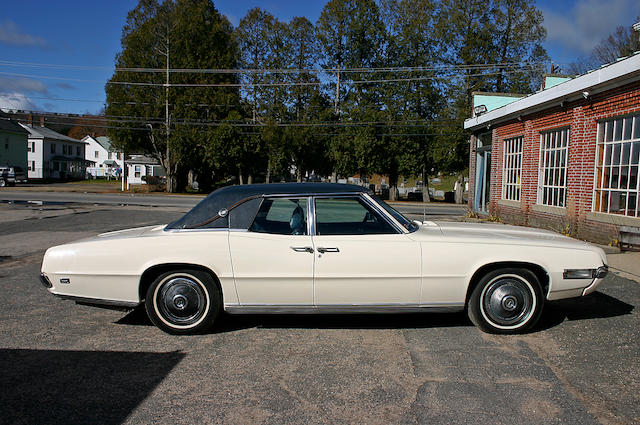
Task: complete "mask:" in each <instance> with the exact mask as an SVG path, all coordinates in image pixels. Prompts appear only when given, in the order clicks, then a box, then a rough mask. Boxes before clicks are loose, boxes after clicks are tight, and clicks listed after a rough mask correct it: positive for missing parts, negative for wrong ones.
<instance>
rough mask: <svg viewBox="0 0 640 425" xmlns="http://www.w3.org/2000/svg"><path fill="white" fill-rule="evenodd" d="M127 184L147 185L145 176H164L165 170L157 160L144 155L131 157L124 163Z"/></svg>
mask: <svg viewBox="0 0 640 425" xmlns="http://www.w3.org/2000/svg"><path fill="white" fill-rule="evenodd" d="M126 164H127V176H128V180H129V184H147V182H145V181H144V180H143V177H145V176H157V177H162V176H165V175H166V174H165V170H164V167H163V166H162V165H160V163H159V162H158V160H157V159H155V158H151V157H148V156H145V155H131V157H130V158H128V159H127V161H126Z"/></svg>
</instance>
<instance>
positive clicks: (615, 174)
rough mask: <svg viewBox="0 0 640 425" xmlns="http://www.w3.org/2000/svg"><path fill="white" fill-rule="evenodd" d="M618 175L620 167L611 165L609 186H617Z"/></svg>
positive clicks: (613, 187) (615, 187)
mask: <svg viewBox="0 0 640 425" xmlns="http://www.w3.org/2000/svg"><path fill="white" fill-rule="evenodd" d="M619 177H620V168H618V167H612V168H611V188H612V189H617V188H618V178H619Z"/></svg>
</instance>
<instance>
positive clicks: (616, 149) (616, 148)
mask: <svg viewBox="0 0 640 425" xmlns="http://www.w3.org/2000/svg"><path fill="white" fill-rule="evenodd" d="M613 165H620V143H616V144H614V145H613Z"/></svg>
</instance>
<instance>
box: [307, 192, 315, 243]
mask: <svg viewBox="0 0 640 425" xmlns="http://www.w3.org/2000/svg"><path fill="white" fill-rule="evenodd" d="M307 231H308V233H309V236H315V234H316V203H315V202H314V200H313V197H312V196H309V197H308V198H307Z"/></svg>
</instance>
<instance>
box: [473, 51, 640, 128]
mask: <svg viewBox="0 0 640 425" xmlns="http://www.w3.org/2000/svg"><path fill="white" fill-rule="evenodd" d="M638 80H640V53H637V54H635V55H634V56H631V57H629V58H626V59H621V60H619V61H618V62H614V63H612V64H609V65H606V66H603V67H602V68H599V69H596V70H594V71H591V72H589V73H587V74H584V75H581V76H579V77H576V78H574V79H571V80H569V81H566V82H564V83H561V84H558V85H557V86H554V87H551V88H550V89H547V90H543V91H541V92H538V93H536V94H532V95H530V96H527V97H525V98H523V99H520V100H517V101H515V102H513V103H510V104H508V105H506V106H503V107H501V108H498V109H494V110H493V111H490V112H487V113H486V114H482V115H480V116H478V117H474V118H469V119H467V120H465V122H464V129H465V130H478V129H480V128H482V127H488V126H493V125H496V124H498V123H501V122H504V121H509V120H513V119H516V118H519V117H522V116H523V115H527V114H531V113H534V112H539V111H542V110H545V109H548V108H551V107H554V106H559V105H561V104H562V103H563V102H571V101H574V100H578V99H581V98H585V97H587V98H588V97H590V96H593V95H594V94H596V93H601V92H603V91H607V90H610V89H612V88H615V87H619V86H622V85H624V84H628V83H631V82H633V81H638ZM585 92H586V93H585Z"/></svg>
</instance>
